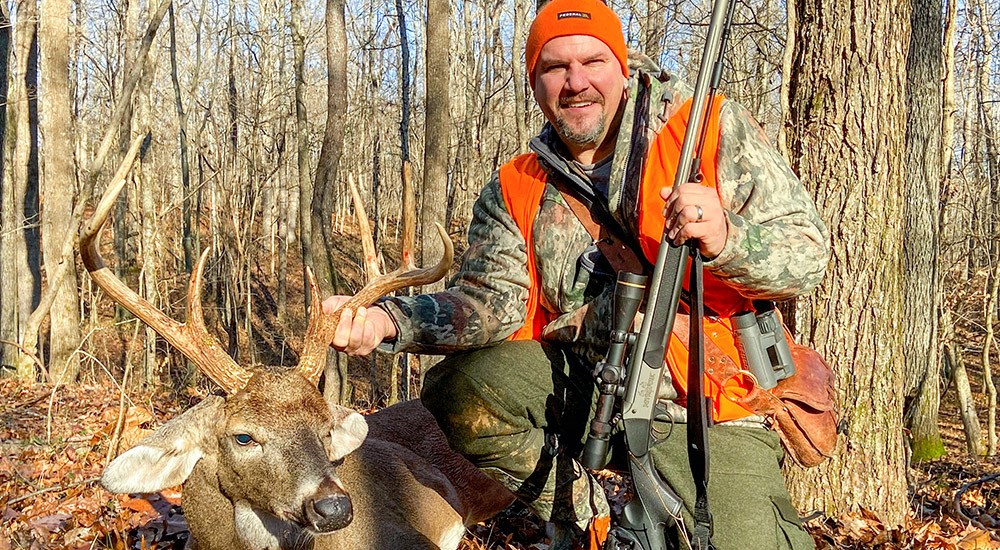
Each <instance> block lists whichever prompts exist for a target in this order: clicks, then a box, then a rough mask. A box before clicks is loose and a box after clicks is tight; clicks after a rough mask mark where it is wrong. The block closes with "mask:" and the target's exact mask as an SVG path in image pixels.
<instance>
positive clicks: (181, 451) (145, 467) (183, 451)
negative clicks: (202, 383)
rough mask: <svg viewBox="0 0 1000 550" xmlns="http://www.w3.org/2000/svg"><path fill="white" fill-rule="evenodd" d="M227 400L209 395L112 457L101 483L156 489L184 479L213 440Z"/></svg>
mask: <svg viewBox="0 0 1000 550" xmlns="http://www.w3.org/2000/svg"><path fill="white" fill-rule="evenodd" d="M224 404H225V399H224V398H222V397H219V396H216V395H213V396H209V397H208V398H206V399H205V400H204V401H202V402H201V403H198V404H197V405H195V406H194V407H192V408H190V409H188V410H187V411H185V412H184V413H183V414H181V415H180V416H178V417H177V418H174V419H173V420H171V421H169V422H167V423H166V424H164V425H163V426H161V427H160V428H159V429H158V430H156V431H155V432H153V433H152V434H150V435H149V436H147V437H146V438H145V439H143V440H142V441H140V442H139V444H138V445H136V446H135V447H132V448H131V449H129V450H128V451H126V452H125V453H123V454H122V455H120V456H119V457H118V458H116V459H114V460H113V461H111V464H108V467H107V468H105V469H104V474H103V475H101V485H103V486H104V488H105V489H107V490H109V491H111V492H112V493H153V492H156V491H160V490H162V489H166V488H167V487H173V486H175V485H180V484H181V483H184V481H186V480H187V478H188V476H189V475H191V470H193V469H194V465H195V464H197V462H198V460H199V459H201V457H202V456H204V454H205V446H206V445H208V444H211V443H210V442H211V441H212V440H214V433H215V426H217V425H218V424H219V421H220V419H221V415H222V406H223V405H224Z"/></svg>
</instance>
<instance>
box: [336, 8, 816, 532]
mask: <svg viewBox="0 0 1000 550" xmlns="http://www.w3.org/2000/svg"><path fill="white" fill-rule="evenodd" d="M525 58H526V59H525V61H526V67H527V73H528V78H529V83H530V84H531V86H532V89H533V91H534V97H535V100H536V101H537V103H538V105H539V107H540V109H541V111H542V113H543V114H544V115H545V118H546V120H547V123H546V124H545V126H544V127H543V128H542V130H541V132H540V133H539V134H538V136H537V137H535V138H534V139H532V141H531V143H530V148H531V152H530V153H527V154H524V155H520V156H518V157H515V158H514V159H511V160H510V161H509V162H507V163H506V164H504V165H503V166H502V167H501V168H500V169H499V170H498V171H497V172H496V173H495V174H494V176H493V177H492V178H491V179H490V181H489V182H487V184H486V186H485V187H484V188H483V189H482V191H481V193H480V196H479V198H478V199H477V201H476V203H475V206H474V208H473V219H472V221H471V223H470V226H469V234H468V240H469V247H468V249H467V251H466V253H465V255H464V257H463V259H462V263H461V267H460V268H459V270H458V272H457V273H456V275H455V277H454V278H453V279H452V281H451V282H450V284H449V287H448V288H447V289H446V290H444V291H442V292H438V293H434V294H423V295H416V296H410V297H389V298H386V299H384V300H383V301H381V302H380V303H379V304H378V305H377V306H375V307H372V308H369V309H367V310H366V311H364V312H360V313H362V315H358V316H355V317H353V318H351V317H350V315H347V316H346V317H345V318H344V319H342V321H341V324H340V326H339V327H338V331H337V336H336V337H335V339H334V342H333V344H334V347H336V348H337V349H340V350H342V351H346V352H349V353H367V352H369V351H370V350H372V349H374V348H375V347H376V346H378V347H379V348H381V349H384V350H389V351H395V352H402V351H406V352H414V353H428V354H442V355H447V357H446V358H445V359H444V360H443V361H442V362H441V363H439V364H438V365H436V366H434V367H433V368H431V369H429V370H428V371H427V372H426V373H424V375H425V378H424V382H423V387H422V389H421V400H422V401H423V402H424V404H425V405H426V406H427V408H428V409H429V410H430V411H431V412H432V413H433V414H434V416H435V418H436V419H437V421H438V423H439V424H440V425H441V427H442V429H443V430H444V432H445V433H446V434H447V435H448V439H449V443H450V444H451V445H452V447H454V448H455V449H456V450H457V451H459V452H460V453H462V454H463V455H465V456H466V457H468V458H469V460H471V461H472V463H473V464H475V465H476V466H478V467H479V468H480V469H482V470H483V471H484V472H486V473H487V474H488V475H489V476H491V477H493V478H494V479H496V480H497V481H499V482H500V483H501V484H503V485H504V486H506V487H507V488H508V489H510V490H511V491H513V492H514V493H515V495H517V497H518V498H519V499H520V500H521V501H522V502H523V503H525V504H526V505H527V506H528V507H529V508H530V509H531V510H532V511H533V512H534V513H535V514H536V515H538V516H539V517H540V518H542V519H543V520H545V521H547V522H549V525H550V526H551V533H550V534H551V537H552V546H551V547H552V548H554V549H559V548H573V547H582V546H583V545H585V544H592V545H593V547H595V548H598V547H600V545H601V544H603V541H604V539H605V538H606V536H607V532H608V528H609V525H610V514H611V507H610V506H609V504H608V501H607V497H606V495H605V493H604V490H603V489H602V487H601V485H600V484H599V483H598V482H597V481H596V479H595V478H594V477H593V476H591V475H590V474H589V473H588V472H587V471H586V469H584V468H583V467H582V466H581V464H580V462H579V460H580V458H581V456H582V453H583V448H584V441H585V439H586V436H587V433H588V431H589V428H590V421H591V419H593V418H594V414H595V411H596V409H597V408H598V399H599V397H600V392H599V388H598V384H597V383H595V380H594V378H593V370H594V366H595V365H596V364H597V363H598V362H600V361H607V357H606V356H607V355H608V350H609V344H610V342H609V335H610V334H611V328H612V327H611V323H612V303H613V297H614V293H615V283H616V272H617V271H618V270H619V269H618V268H616V267H615V266H616V265H619V263H620V262H622V261H624V262H626V263H631V264H632V265H637V266H638V267H637V268H636V269H628V270H627V271H636V272H641V271H642V270H643V266H645V267H647V268H648V266H649V265H651V264H653V263H654V262H655V258H656V256H657V251H658V249H659V245H660V240H661V237H662V236H663V235H664V231H666V233H667V238H668V239H674V240H675V241H677V242H686V241H689V240H693V241H694V242H695V243H696V244H697V248H698V249H699V251H700V252H701V255H702V256H704V257H705V258H707V260H706V264H705V269H706V274H705V281H704V285H705V304H706V306H707V308H708V310H709V311H710V315H709V316H708V317H706V322H705V323H706V324H705V332H706V334H711V333H713V332H716V333H719V334H725V333H728V334H730V335H732V333H733V329H732V321H731V320H730V318H731V317H733V316H736V315H738V314H740V313H742V312H745V311H751V310H752V309H753V307H752V300H753V299H783V298H787V297H791V296H795V295H798V294H801V293H803V292H806V291H808V290H810V289H811V288H812V287H814V286H815V285H816V284H818V282H819V280H820V278H821V276H822V274H823V272H824V270H825V266H826V262H827V257H828V251H827V245H826V243H827V239H828V235H827V233H826V229H825V227H824V225H823V223H822V222H821V221H820V219H819V216H818V214H817V213H816V210H815V206H814V205H813V203H812V200H811V199H810V197H809V195H808V194H807V193H806V191H805V189H804V188H803V187H802V185H801V183H800V182H799V181H798V179H797V178H796V177H795V176H794V174H792V172H791V171H790V170H789V168H788V166H787V165H786V164H785V162H784V161H783V160H782V158H781V156H780V155H779V154H778V153H777V152H776V151H775V150H774V148H773V147H772V146H771V145H770V144H769V143H768V141H767V138H766V136H765V135H764V134H763V132H762V131H761V130H760V128H759V127H758V126H757V125H756V123H755V122H754V121H753V120H752V117H751V116H750V115H749V113H748V112H747V111H746V110H745V109H743V108H742V107H741V106H739V105H738V104H736V103H734V102H732V101H729V100H723V99H719V100H718V101H716V102H715V104H714V107H713V110H712V112H711V113H710V114H709V117H708V129H707V132H706V134H705V136H706V137H705V146H704V149H705V152H704V154H703V157H702V170H701V171H702V173H703V174H704V176H705V178H704V180H703V181H702V182H701V183H700V184H691V183H685V184H683V185H670V184H669V183H667V182H673V181H674V178H673V175H674V173H675V171H676V168H675V167H676V165H677V162H678V159H679V153H680V145H681V143H680V141H681V140H680V136H683V134H684V132H685V128H686V121H687V117H688V111H687V110H688V109H689V108H690V101H689V100H690V98H691V96H692V90H691V88H689V87H688V86H686V85H685V84H683V83H682V82H680V81H679V80H678V79H677V78H675V77H672V76H669V75H667V74H666V73H665V72H663V71H661V70H660V69H659V68H658V67H656V65H655V64H654V63H652V62H650V61H649V60H648V59H645V58H643V57H641V56H638V55H630V54H629V52H628V50H627V48H626V46H625V40H624V37H623V35H622V32H621V23H620V21H619V20H618V18H617V16H616V15H615V14H614V12H613V11H612V10H611V9H609V8H608V7H607V6H606V5H604V4H603V3H602V2H600V0H553V1H552V2H550V3H549V4H547V5H546V6H545V7H544V8H542V9H541V10H540V11H539V13H538V15H537V16H536V18H535V20H534V22H533V23H532V26H531V29H530V31H529V38H528V41H527V44H526V49H525ZM634 136H639V137H640V139H633V137H634ZM642 163H645V164H644V167H645V172H644V173H645V175H644V176H643V177H642V178H641V181H639V182H638V188H635V187H629V186H627V185H626V184H625V182H627V181H630V180H631V181H634V180H635V178H634V177H633V178H629V177H628V175H629V174H630V173H632V171H634V170H635V169H636V168H637V167H638V166H641V165H642ZM339 300H341V298H340V297H333V298H330V299H328V301H327V302H326V304H325V305H324V308H325V309H327V310H332V309H334V306H335V305H337V304H338V303H339ZM683 319H684V318H683V317H682V316H678V323H677V325H675V326H678V325H682V324H683V322H682V321H683ZM684 342H686V337H685V338H684V339H680V338H673V337H671V338H670V341H669V345H668V346H667V347H668V349H667V357H668V359H669V361H668V364H667V367H668V368H666V369H660V370H661V371H662V374H663V376H664V379H663V382H662V383H661V391H660V395H658V396H657V398H658V402H659V403H660V404H661V405H660V406H662V407H664V410H666V411H668V412H669V414H670V415H671V417H672V418H673V421H674V423H675V424H677V425H678V426H681V425H682V424H683V422H684V420H685V410H684V407H683V404H684V403H685V402H686V392H687V389H688V388H689V387H690V385H689V383H688V380H687V377H686V372H687V370H686V364H687V362H686V357H687V349H686V347H685V345H684ZM737 385H738V384H737ZM724 389H725V388H722V387H718V386H717V385H713V384H712V383H708V384H707V386H706V388H705V394H706V395H707V396H709V397H711V398H712V401H713V408H712V410H710V411H708V413H709V414H710V415H711V416H712V418H713V420H714V422H715V423H716V425H717V426H718V428H717V429H713V430H712V433H710V434H709V435H710V438H711V445H712V463H711V469H712V477H711V484H710V485H709V487H708V489H709V494H710V497H711V498H712V510H713V515H714V518H715V524H714V527H715V532H714V535H713V537H712V541H713V543H714V544H715V546H716V547H717V548H720V549H723V550H725V549H727V548H731V549H741V550H742V549H746V548H783V547H788V548H810V547H812V546H811V544H812V543H811V538H810V537H809V536H808V534H807V533H805V531H804V530H803V529H802V528H801V526H800V525H798V523H797V522H798V518H797V516H796V514H795V513H794V510H792V508H791V504H790V501H789V497H788V493H787V491H786V489H785V488H784V480H783V478H782V475H781V469H780V460H781V457H782V451H781V446H780V443H779V440H778V437H777V436H776V435H775V433H774V432H772V431H770V430H767V429H765V427H764V425H763V421H762V420H763V419H762V418H761V417H759V416H756V415H754V414H753V413H752V412H751V411H749V410H747V409H746V408H744V407H742V406H740V405H739V404H738V403H735V402H733V401H732V400H730V399H727V398H726V397H725V394H724V391H723V390H724ZM745 390H746V388H743V390H742V391H745ZM726 391H728V390H726ZM736 391H741V390H740V389H739V388H737V389H736ZM617 437H618V436H617V434H616V433H612V435H611V439H610V441H611V447H612V449H614V448H616V445H615V443H614V442H615V441H616V439H617ZM648 456H649V463H648V464H649V468H651V469H655V471H656V474H657V476H656V477H658V478H659V479H661V480H662V481H663V483H664V484H665V485H666V486H667V487H668V488H669V489H670V491H671V492H672V493H674V494H676V495H677V496H678V498H679V499H680V501H681V502H682V505H681V506H680V509H679V516H680V518H681V521H680V522H679V523H678V525H676V529H675V530H674V532H673V533H668V540H667V544H674V545H677V546H682V547H683V545H684V542H685V541H686V540H687V539H686V531H687V530H689V529H690V528H691V527H692V526H693V525H694V518H693V513H692V512H693V510H694V508H695V506H694V504H695V500H696V497H695V490H694V486H693V482H692V475H691V468H690V466H689V464H688V458H687V456H688V455H687V438H686V433H685V430H684V429H673V430H670V433H669V434H664V436H663V437H661V438H660V439H659V440H658V441H657V442H656V444H655V445H651V446H650V449H649V453H648ZM720 495H721V496H720ZM789 510H792V511H791V512H789Z"/></svg>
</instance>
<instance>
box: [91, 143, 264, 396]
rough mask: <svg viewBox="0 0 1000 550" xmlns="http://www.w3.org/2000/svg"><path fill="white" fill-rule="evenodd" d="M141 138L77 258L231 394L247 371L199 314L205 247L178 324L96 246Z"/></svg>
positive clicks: (110, 293)
mask: <svg viewBox="0 0 1000 550" xmlns="http://www.w3.org/2000/svg"><path fill="white" fill-rule="evenodd" d="M142 141H143V138H142V137H139V138H136V139H135V141H133V142H132V146H131V147H130V148H129V150H128V153H126V155H125V158H124V159H123V160H122V163H121V166H119V167H118V171H117V172H116V173H115V176H114V178H113V179H112V180H111V183H110V184H109V185H108V188H107V190H106V191H105V192H104V196H103V197H101V200H100V202H99V203H98V205H97V208H96V209H95V210H94V215H93V216H91V218H90V220H88V221H87V223H86V224H85V225H84V227H83V231H82V233H81V235H80V257H81V258H82V259H83V265H84V266H85V267H86V268H87V271H88V272H90V278H91V279H93V281H94V282H95V283H97V286H99V287H100V288H101V289H102V290H104V292H105V293H107V295H108V296H110V297H111V299H112V300H114V301H115V302H116V303H118V304H120V305H121V306H122V307H124V308H125V309H127V310H129V311H130V312H132V314H133V315H135V316H136V318H137V319H139V320H140V321H142V322H144V323H146V324H147V325H149V327H150V328H152V329H153V330H155V331H156V332H157V333H158V334H159V335H160V336H162V337H163V339H164V340H166V341H167V342H169V343H170V345H172V346H174V347H175V348H177V349H178V350H179V351H180V352H181V353H182V354H184V356H186V357H187V358H188V359H190V360H191V362H193V363H194V364H195V365H197V366H198V367H199V368H201V370H202V371H203V372H204V373H205V374H206V375H207V376H208V377H209V378H211V379H212V380H213V381H214V382H215V383H216V384H218V385H219V386H221V387H222V388H223V389H224V390H225V391H227V392H229V393H234V392H236V391H238V390H239V389H241V388H242V387H243V386H245V385H246V382H247V380H249V379H250V373H249V372H248V371H246V370H245V369H243V368H242V367H240V366H239V365H237V364H236V362H235V361H233V359H232V358H231V357H229V355H227V354H226V352H225V351H223V349H222V346H221V345H219V343H218V341H217V340H216V339H215V338H213V337H212V336H211V335H209V333H208V330H207V329H205V323H204V320H203V318H202V314H201V303H200V297H201V277H202V270H203V269H204V267H205V261H206V259H207V258H208V250H206V251H205V253H204V254H202V256H201V260H200V261H199V262H198V267H197V269H196V270H195V273H194V274H193V275H192V277H191V285H190V287H189V288H188V321H189V322H188V323H179V322H177V321H175V320H173V319H171V318H170V317H168V316H167V315H166V314H165V313H163V312H162V311H161V310H160V309H158V308H157V307H156V306H154V305H153V304H151V303H149V302H148V301H147V300H146V299H144V298H143V297H142V296H139V295H138V294H137V293H136V292H135V291H134V290H132V289H131V288H129V287H128V285H126V284H125V283H124V282H122V280H121V279H119V278H118V277H117V276H115V274H114V273H113V272H112V271H111V270H110V269H108V267H107V265H105V263H104V258H103V257H102V256H101V252H100V250H99V243H100V235H101V230H102V229H103V228H104V224H105V222H106V221H107V219H108V215H109V214H110V213H111V209H112V208H113V207H114V204H115V200H116V199H117V198H118V195H119V194H121V191H122V189H123V188H124V187H125V182H126V177H127V176H128V173H129V171H130V170H131V169H132V165H133V164H135V158H136V155H137V154H138V152H139V147H140V146H141V145H142Z"/></svg>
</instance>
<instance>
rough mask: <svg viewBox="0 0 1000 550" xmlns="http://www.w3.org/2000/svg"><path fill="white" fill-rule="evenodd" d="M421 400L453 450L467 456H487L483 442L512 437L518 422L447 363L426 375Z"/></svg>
mask: <svg viewBox="0 0 1000 550" xmlns="http://www.w3.org/2000/svg"><path fill="white" fill-rule="evenodd" d="M420 400H421V401H422V402H423V404H424V406H425V407H427V409H428V410H429V411H430V412H431V414H432V415H434V418H435V419H436V420H437V423H438V425H439V426H440V427H441V430H442V431H444V433H445V436H446V437H447V438H448V443H449V444H450V445H451V447H452V448H453V449H455V450H456V451H458V452H459V453H461V454H464V455H466V456H470V457H472V456H476V455H482V454H485V453H486V449H484V448H480V447H481V446H482V445H481V443H482V440H484V439H486V438H490V437H493V436H498V435H503V434H505V433H513V432H514V431H515V429H514V428H513V426H512V424H517V423H519V422H518V419H516V418H514V416H513V415H512V414H511V413H509V412H508V411H506V410H504V408H505V407H504V404H503V403H502V402H501V401H502V400H501V398H500V396H498V395H497V394H496V393H495V392H494V391H492V390H491V389H490V388H488V387H486V386H484V384H483V383H482V382H481V381H479V380H477V379H475V378H473V377H472V376H471V375H470V373H468V372H466V371H465V370H461V369H456V368H453V367H452V366H451V365H449V364H448V363H447V362H442V363H440V364H438V365H435V366H434V367H433V368H431V369H430V370H428V371H427V375H426V376H425V378H424V383H423V387H422V388H421V391H420Z"/></svg>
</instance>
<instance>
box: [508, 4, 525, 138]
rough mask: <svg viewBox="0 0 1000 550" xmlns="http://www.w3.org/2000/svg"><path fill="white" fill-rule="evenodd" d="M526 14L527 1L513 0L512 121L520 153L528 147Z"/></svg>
mask: <svg viewBox="0 0 1000 550" xmlns="http://www.w3.org/2000/svg"><path fill="white" fill-rule="evenodd" d="M527 16H528V2H527V1H526V0H514V29H513V40H514V43H513V45H512V46H511V50H512V53H511V64H510V65H511V72H512V73H513V82H514V123H515V128H517V152H518V153H521V152H523V151H526V150H527V147H528V121H527V119H526V117H527V111H528V107H527V105H526V104H525V99H526V97H525V96H526V95H527V94H526V93H525V90H526V88H527V86H528V79H527V75H526V74H524V71H525V70H526V69H525V68H524V41H525V36H526V33H527V29H526V28H525V21H526V20H527V18H528V17H527Z"/></svg>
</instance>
